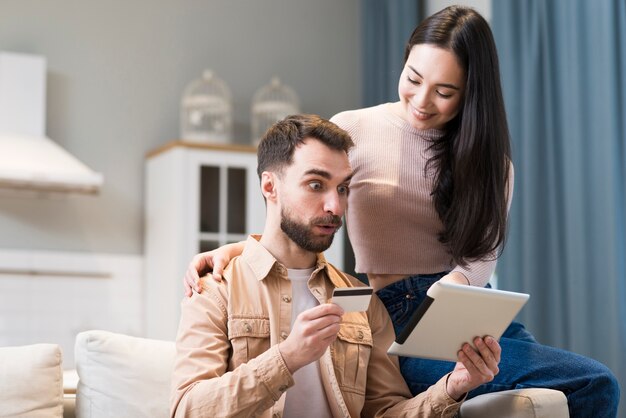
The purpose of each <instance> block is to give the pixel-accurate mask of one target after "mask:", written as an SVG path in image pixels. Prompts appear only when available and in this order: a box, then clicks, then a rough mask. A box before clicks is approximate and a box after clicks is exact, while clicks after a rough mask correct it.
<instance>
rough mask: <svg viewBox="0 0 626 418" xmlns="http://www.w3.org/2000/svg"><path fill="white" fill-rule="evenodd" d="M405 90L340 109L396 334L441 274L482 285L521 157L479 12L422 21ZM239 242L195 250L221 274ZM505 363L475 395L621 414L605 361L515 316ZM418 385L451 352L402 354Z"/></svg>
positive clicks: (351, 219)
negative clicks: (539, 392) (514, 153)
mask: <svg viewBox="0 0 626 418" xmlns="http://www.w3.org/2000/svg"><path fill="white" fill-rule="evenodd" d="M398 93H399V96H400V100H399V101H398V102H396V103H385V104H381V105H378V106H374V107H371V108H366V109H360V110H355V111H348V112H342V113H339V114H338V115H336V116H334V117H333V118H332V119H331V120H332V121H333V122H335V123H336V124H337V125H339V126H340V127H342V128H343V129H345V130H346V131H348V133H350V135H351V136H352V138H353V140H354V142H355V144H356V146H355V148H354V150H353V151H352V152H351V153H350V162H351V164H352V168H353V169H354V177H353V179H352V182H351V185H350V189H351V191H350V197H349V199H350V201H349V202H350V203H349V205H348V212H347V226H348V234H349V236H350V239H351V242H352V244H353V247H354V252H355V256H356V271H358V272H364V273H367V277H368V279H369V283H370V285H372V286H373V287H374V288H375V290H376V291H377V295H378V296H379V298H380V299H381V300H382V301H383V303H384V304H385V306H386V307H387V310H388V312H389V315H390V316H391V318H392V320H393V323H394V328H395V330H396V333H399V332H400V331H401V330H402V329H403V327H404V326H405V325H406V322H407V320H408V319H409V317H410V316H411V313H412V312H413V311H414V310H415V309H416V308H417V306H418V305H419V304H420V303H421V301H422V300H423V299H424V296H425V293H426V290H427V289H428V287H430V285H432V283H434V282H435V281H437V280H443V281H450V282H455V283H461V284H466V285H473V286H485V285H487V282H488V280H489V278H490V276H491V274H492V273H493V271H494V270H495V265H496V259H497V257H498V255H499V252H500V250H501V249H502V246H503V244H504V239H505V235H506V218H507V211H508V207H509V206H510V201H511V197H512V193H513V167H512V164H511V156H510V143H509V133H508V127H507V123H506V114H505V111H504V104H503V99H502V92H501V86H500V78H499V67H498V58H497V52H496V48H495V43H494V40H493V35H492V33H491V30H490V29H489V25H488V24H487V22H486V21H485V20H484V19H483V18H482V16H480V15H479V14H478V13H477V12H475V11H474V10H472V9H469V8H465V7H458V6H452V7H448V8H446V9H444V10H442V11H440V12H438V13H436V14H434V15H433V16H431V17H429V18H428V19H426V20H425V21H423V22H422V23H421V24H420V25H419V26H418V27H417V28H416V29H415V31H414V32H413V34H412V35H411V37H410V39H409V42H408V44H407V46H406V50H405V66H404V69H403V72H402V74H401V76H400V81H399V85H398ZM240 251H241V249H240V246H239V245H238V244H234V245H231V246H226V247H222V249H218V250H216V251H215V252H212V253H206V254H200V255H198V256H196V257H195V258H194V260H193V261H192V264H191V266H190V269H189V270H188V272H187V276H186V282H185V286H186V287H187V290H188V292H189V286H193V287H194V288H196V289H198V288H199V286H198V285H197V282H198V274H197V272H196V270H206V269H207V268H210V267H211V266H212V265H214V266H215V271H214V276H216V275H219V274H220V273H221V271H222V269H223V267H224V266H225V265H226V264H227V263H228V261H229V260H230V258H231V257H233V256H235V255H237V254H238V253H239V252H240ZM500 344H501V346H502V360H501V363H500V373H499V374H498V375H497V376H496V378H495V379H494V380H493V381H492V382H491V383H490V384H486V385H483V386H481V387H479V388H478V389H476V390H474V391H473V392H471V393H470V394H469V397H473V396H476V395H478V394H482V393H487V392H495V391H501V390H506V389H514V388H522V387H548V388H554V389H558V390H561V391H563V392H564V393H565V394H566V396H567V397H568V404H569V408H570V415H571V416H573V417H574V416H585V417H587V416H594V417H605V416H606V417H613V416H615V415H616V413H617V404H618V401H619V388H618V385H617V382H616V380H615V378H614V376H613V375H612V374H611V372H610V371H609V370H608V369H607V368H606V367H605V366H603V365H602V364H600V363H598V362H596V361H594V360H591V359H588V358H585V357H582V356H579V355H576V354H573V353H569V352H566V351H563V350H558V349H555V348H552V347H547V346H543V345H541V344H538V343H537V342H536V341H535V339H534V338H533V336H532V335H531V334H530V333H528V332H527V331H526V330H525V329H524V327H523V326H522V325H521V324H519V323H514V324H512V325H511V326H510V327H509V329H507V331H506V332H505V334H504V335H503V337H502V338H501V340H500ZM400 364H401V369H402V374H403V376H404V378H405V379H406V381H407V383H408V385H409V387H410V388H411V391H412V392H413V394H414V395H415V394H417V393H420V392H422V391H424V390H426V389H427V388H428V387H429V386H430V385H432V384H433V383H435V382H436V381H437V380H438V379H439V378H440V377H441V376H443V375H444V374H445V373H447V372H449V371H450V370H452V368H453V367H454V363H451V362H444V361H433V360H422V359H415V358H401V359H400Z"/></svg>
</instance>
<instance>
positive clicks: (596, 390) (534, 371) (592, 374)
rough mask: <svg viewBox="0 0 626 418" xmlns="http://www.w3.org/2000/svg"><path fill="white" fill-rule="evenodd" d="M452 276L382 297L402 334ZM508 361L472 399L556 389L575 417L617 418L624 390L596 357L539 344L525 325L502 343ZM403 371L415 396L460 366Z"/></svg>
mask: <svg viewBox="0 0 626 418" xmlns="http://www.w3.org/2000/svg"><path fill="white" fill-rule="evenodd" d="M444 274H446V273H438V274H426V275H415V276H410V277H407V278H406V279H403V280H401V281H398V282H396V283H392V284H390V285H389V286H386V287H384V288H382V289H380V290H379V291H378V292H377V295H378V297H379V298H380V299H381V300H382V302H383V303H384V304H385V306H386V307H387V311H388V312H389V316H390V317H391V320H392V322H393V325H394V329H395V331H396V335H398V333H399V332H401V331H402V329H403V328H404V327H405V326H406V323H407V321H408V320H409V318H410V317H411V314H412V313H413V312H414V311H415V309H417V307H418V306H419V304H420V303H421V302H422V300H424V297H425V295H426V291H427V290H428V288H429V287H430V286H431V285H432V284H433V283H434V282H436V281H437V280H439V279H440V278H441V277H442V276H443V275H444ZM500 346H501V347H502V357H501V361H500V365H499V368H500V372H499V373H498V375H497V376H496V377H495V379H494V380H493V381H492V382H490V383H487V384H484V385H482V386H480V387H478V388H476V389H474V390H473V391H471V392H470V393H469V394H468V399H469V398H472V397H474V396H477V395H481V394H483V393H489V392H498V391H502V390H509V389H521V388H533V387H536V388H551V389H556V390H560V391H561V392H563V393H564V394H565V395H566V396H567V402H568V405H569V413H570V417H594V418H601V417H611V418H614V417H616V416H617V407H618V404H619V396H620V395H619V392H620V389H619V385H618V383H617V379H616V378H615V376H614V375H613V373H612V372H611V371H610V370H609V369H608V368H607V367H606V366H604V365H603V364H602V363H599V362H597V361H595V360H592V359H590V358H587V357H584V356H581V355H578V354H574V353H571V352H569V351H565V350H560V349H558V348H553V347H549V346H545V345H541V344H539V343H538V342H537V341H536V340H535V338H534V337H533V336H532V334H531V333H529V332H528V331H527V330H526V328H524V326H523V325H522V324H520V323H519V322H513V323H512V324H511V325H510V326H509V327H508V328H507V330H506V331H505V332H504V334H503V335H502V337H501V338H500ZM399 360H400V369H401V371H402V375H403V376H404V379H405V380H406V382H407V384H408V386H409V388H410V389H411V392H412V393H413V395H416V394H418V393H421V392H424V391H425V390H426V389H428V387H429V386H431V385H433V384H434V383H436V382H437V381H438V380H439V379H440V378H441V377H442V376H443V375H445V374H446V373H448V372H450V371H452V369H453V368H454V363H452V362H449V361H440V360H426V359H420V358H412V357H400V358H399Z"/></svg>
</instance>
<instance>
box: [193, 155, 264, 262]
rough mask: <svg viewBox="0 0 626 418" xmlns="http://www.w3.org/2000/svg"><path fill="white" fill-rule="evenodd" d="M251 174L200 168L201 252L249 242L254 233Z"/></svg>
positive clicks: (224, 168) (235, 169)
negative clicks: (249, 213)
mask: <svg viewBox="0 0 626 418" xmlns="http://www.w3.org/2000/svg"><path fill="white" fill-rule="evenodd" d="M249 170H250V168H249V167H234V166H226V165H211V164H202V165H201V166H200V167H199V182H198V185H199V204H200V208H199V217H198V222H199V225H198V230H199V231H200V236H199V242H198V251H200V252H202V251H209V250H212V249H215V248H217V247H219V246H221V245H224V244H227V243H230V242H237V241H242V240H245V239H246V235H247V233H249V232H253V231H251V230H250V227H251V225H248V219H247V213H248V211H249V210H248V205H250V203H251V202H249V201H248V200H249V199H248V193H247V190H248V171H249ZM254 232H260V231H254Z"/></svg>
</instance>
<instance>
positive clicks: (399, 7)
mask: <svg viewBox="0 0 626 418" xmlns="http://www.w3.org/2000/svg"><path fill="white" fill-rule="evenodd" d="M420 3H421V2H420V1H419V0H390V1H387V0H385V1H381V0H363V1H362V2H361V21H362V26H361V28H362V45H363V48H362V62H363V73H362V80H363V81H362V83H363V86H362V90H361V91H362V95H363V96H362V105H363V106H374V105H377V104H380V103H386V102H396V101H398V80H399V79H400V73H401V72H402V67H403V63H404V46H405V45H406V42H407V40H408V39H409V36H410V35H411V33H412V32H413V29H415V27H416V26H417V24H418V23H419V22H420V20H421V18H420V12H419V10H420V7H419V5H420Z"/></svg>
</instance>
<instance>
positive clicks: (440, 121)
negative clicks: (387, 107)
mask: <svg viewBox="0 0 626 418" xmlns="http://www.w3.org/2000/svg"><path fill="white" fill-rule="evenodd" d="M464 91H465V72H464V71H463V69H462V68H461V67H460V66H459V63H458V62H457V59H456V56H455V55H454V54H453V53H452V52H450V51H448V50H446V49H442V48H439V47H436V46H433V45H429V44H418V45H415V46H413V49H411V53H410V54H409V58H408V59H407V61H406V64H405V65H404V70H403V71H402V75H401V76H400V82H399V83H398V94H399V95H400V103H399V107H398V113H399V114H400V116H401V117H402V118H403V119H404V120H406V121H407V122H408V123H409V124H410V125H411V126H413V127H414V128H416V129H433V128H434V129H443V128H444V126H445V124H446V123H447V122H449V121H450V120H451V119H453V118H454V117H455V116H456V115H457V113H458V112H459V109H460V107H461V101H462V99H463V93H464Z"/></svg>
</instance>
